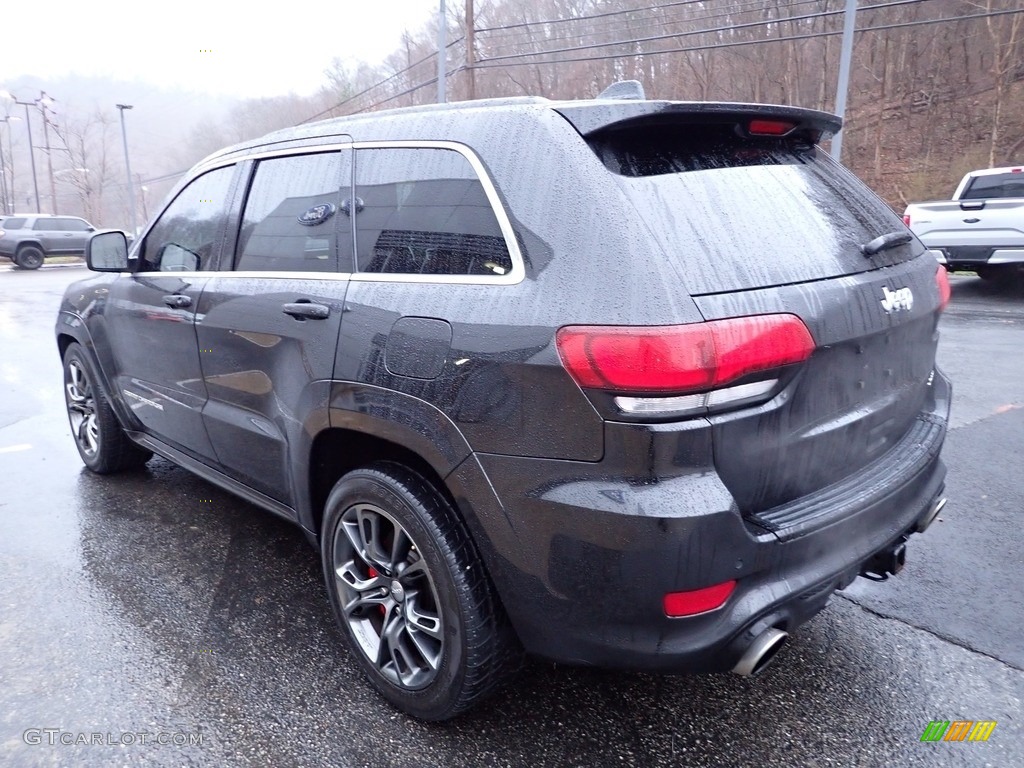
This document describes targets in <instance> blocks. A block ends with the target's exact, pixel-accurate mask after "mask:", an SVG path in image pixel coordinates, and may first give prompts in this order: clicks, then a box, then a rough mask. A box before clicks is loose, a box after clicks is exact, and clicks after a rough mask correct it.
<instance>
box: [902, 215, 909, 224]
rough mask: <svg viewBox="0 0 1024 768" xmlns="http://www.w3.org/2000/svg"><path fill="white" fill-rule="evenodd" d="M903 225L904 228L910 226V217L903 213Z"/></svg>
mask: <svg viewBox="0 0 1024 768" xmlns="http://www.w3.org/2000/svg"><path fill="white" fill-rule="evenodd" d="M903 224H904V226H907V227H909V226H910V217H909V216H908V215H907V214H905V213H904V214H903Z"/></svg>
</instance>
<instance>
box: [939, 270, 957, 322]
mask: <svg viewBox="0 0 1024 768" xmlns="http://www.w3.org/2000/svg"><path fill="white" fill-rule="evenodd" d="M935 282H936V283H938V284H939V311H940V312H941V311H942V310H944V309H945V308H946V305H947V304H949V298H950V296H952V295H953V289H952V288H950V286H949V275H948V274H946V268H945V267H941V266H940V267H939V269H938V271H936V273H935Z"/></svg>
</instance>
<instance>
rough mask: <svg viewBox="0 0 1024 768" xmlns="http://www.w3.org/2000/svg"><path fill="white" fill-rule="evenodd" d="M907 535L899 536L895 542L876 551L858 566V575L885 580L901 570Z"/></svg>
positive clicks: (874, 579)
mask: <svg viewBox="0 0 1024 768" xmlns="http://www.w3.org/2000/svg"><path fill="white" fill-rule="evenodd" d="M906 542H907V537H906V536H901V537H900V539H899V541H897V542H896V543H895V544H893V545H891V546H889V547H886V548H885V549H883V550H882V551H880V552H876V553H875V554H874V555H872V556H871V558H870V559H869V560H867V561H865V562H864V564H863V565H862V566H861V567H860V575H861V576H863V577H864V578H865V579H870V580H871V581H885V580H886V579H888V578H889V577H890V576H895V575H896V574H897V573H899V572H900V571H902V570H903V566H904V565H905V564H906V562H907V544H906Z"/></svg>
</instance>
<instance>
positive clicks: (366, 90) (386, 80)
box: [296, 37, 466, 125]
mask: <svg viewBox="0 0 1024 768" xmlns="http://www.w3.org/2000/svg"><path fill="white" fill-rule="evenodd" d="M465 39H466V38H464V37H460V38H457V39H455V40H452V41H451V42H450V43H448V45H446V46H445V48H444V49H445V52H446V53H447V51H448V49H449V48H451V47H453V46H455V45H458V44H459V43H461V42H462V41H463V40H465ZM436 56H437V51H432V52H431V53H428V54H427V55H426V56H424V57H423V58H422V59H419V60H418V61H415V62H413V63H412V64H410V65H409V66H407V67H406V68H405V69H400V70H399V71H398V72H395V73H394V74H393V75H390V76H389V77H386V78H384V79H383V80H381V81H380V82H378V83H374V84H373V85H371V86H369V87H368V88H364V89H363V90H361V91H360V92H359V93H357V94H355V95H354V96H349V97H348V98H345V99H342V100H341V101H339V102H338V103H337V104H335V105H334V106H333V107H328V108H327V109H324V110H322V111H320V112H317V113H316V114H315V115H313V116H312V117H307V118H306V119H305V120H300V121H299V122H298V123H296V125H305V124H306V123H311V122H313V121H314V120H316V119H318V118H321V117H323V116H324V115H326V114H327V113H328V112H333V111H334V110H336V109H341V108H342V107H343V106H345V105H346V104H349V103H351V102H353V101H355V100H356V99H358V98H359V97H360V96H363V95H365V94H367V93H369V92H370V91H372V90H374V89H375V88H380V87H381V86H384V85H387V84H388V83H390V82H391V81H392V80H394V79H395V78H397V77H399V76H401V75H404V74H405V73H406V72H409V71H410V70H412V69H415V68H416V67H418V66H419V65H420V64H423V63H424V62H426V61H429V60H430V59H433V58H435V57H436ZM434 82H435V83H436V82H437V78H436V77H435V78H434Z"/></svg>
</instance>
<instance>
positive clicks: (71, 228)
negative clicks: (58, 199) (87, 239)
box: [51, 219, 89, 232]
mask: <svg viewBox="0 0 1024 768" xmlns="http://www.w3.org/2000/svg"><path fill="white" fill-rule="evenodd" d="M51 228H52V229H59V230H61V231H62V232H86V231H88V229H89V225H88V224H86V223H85V221H83V220H82V219H54V220H53V225H52V227H51Z"/></svg>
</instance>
